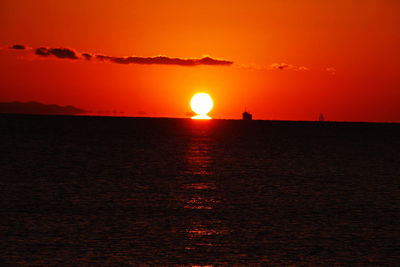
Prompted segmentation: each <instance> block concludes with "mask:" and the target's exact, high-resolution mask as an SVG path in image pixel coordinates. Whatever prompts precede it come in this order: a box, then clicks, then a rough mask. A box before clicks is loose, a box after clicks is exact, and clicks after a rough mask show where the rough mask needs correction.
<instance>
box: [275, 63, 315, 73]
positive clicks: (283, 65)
mask: <svg viewBox="0 0 400 267" xmlns="http://www.w3.org/2000/svg"><path fill="white" fill-rule="evenodd" d="M269 69H271V70H294V71H309V70H310V69H309V68H307V67H304V66H294V65H290V64H287V63H273V64H271V65H270V66H269Z"/></svg>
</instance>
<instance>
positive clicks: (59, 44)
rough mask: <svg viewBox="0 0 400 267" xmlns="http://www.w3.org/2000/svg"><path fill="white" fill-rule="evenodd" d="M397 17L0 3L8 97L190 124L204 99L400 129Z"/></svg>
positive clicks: (372, 11) (260, 1)
mask: <svg viewBox="0 0 400 267" xmlns="http://www.w3.org/2000/svg"><path fill="white" fill-rule="evenodd" d="M399 14H400V1H398V0H373V1H372V0H363V1H359V0H354V1H348V0H346V1H342V0H336V1H322V0H320V1H316V0H304V1H297V0H279V1H272V0H271V1H269V0H252V1H243V0H241V1H236V0H219V1H217V0H202V1H197V0H192V1H188V0H168V1H161V0H157V1H155V0H143V1H138V0H136V1H135V0H129V1H128V0H127V1H117V0H115V1H101V0H96V1H91V0H88V1H81V0H79V1H77V0H69V1H61V0H60V1H52V0H46V1H42V0H26V1H24V0H10V1H8V0H1V1H0V62H1V64H0V102H10V101H23V102H26V101H38V102H41V103H45V104H57V105H73V106H75V107H78V108H82V109H85V110H88V111H89V112H91V114H111V115H124V116H150V117H178V118H185V117H188V112H190V111H191V109H190V99H191V97H192V96H193V95H194V94H195V93H197V92H206V93H209V94H210V95H211V97H212V98H213V101H214V108H213V110H212V111H211V112H210V114H209V115H210V116H211V117H213V118H221V119H238V118H241V114H242V112H243V110H244V109H245V108H246V109H247V110H249V111H250V112H251V113H252V114H253V117H254V119H266V120H270V119H272V120H317V119H318V116H319V114H320V113H323V114H324V116H325V118H326V119H327V120H331V121H374V122H400V75H399V74H400V67H399V64H400V49H399V47H400V16H399ZM14 45H22V46H21V47H20V46H14ZM15 48H17V49H15ZM18 48H24V49H18Z"/></svg>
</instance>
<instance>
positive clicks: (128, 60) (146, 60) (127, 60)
mask: <svg viewBox="0 0 400 267" xmlns="http://www.w3.org/2000/svg"><path fill="white" fill-rule="evenodd" d="M96 58H97V59H99V60H101V61H110V62H113V63H117V64H146V65H152V64H157V65H178V66H198V65H231V64H233V62H232V61H227V60H220V59H213V58H210V57H204V58H201V59H182V58H170V57H166V56H158V57H110V56H105V55H96Z"/></svg>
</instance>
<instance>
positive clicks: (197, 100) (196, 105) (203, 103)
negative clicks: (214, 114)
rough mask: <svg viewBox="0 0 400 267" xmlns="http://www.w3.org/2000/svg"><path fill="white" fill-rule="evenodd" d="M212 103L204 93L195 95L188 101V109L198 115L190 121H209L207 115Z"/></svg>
mask: <svg viewBox="0 0 400 267" xmlns="http://www.w3.org/2000/svg"><path fill="white" fill-rule="evenodd" d="M213 105H214V104H213V101H212V98H211V96H210V95H209V94H206V93H197V94H195V95H194V96H193V97H192V100H190V107H191V108H192V110H193V111H194V112H195V113H196V114H198V115H197V116H194V117H192V119H203V120H209V119H211V118H210V117H209V116H207V113H208V112H210V110H211V109H212V108H213Z"/></svg>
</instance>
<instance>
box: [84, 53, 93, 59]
mask: <svg viewBox="0 0 400 267" xmlns="http://www.w3.org/2000/svg"><path fill="white" fill-rule="evenodd" d="M82 56H83V57H84V58H85V59H86V60H91V59H92V55H91V54H89V53H82Z"/></svg>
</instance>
